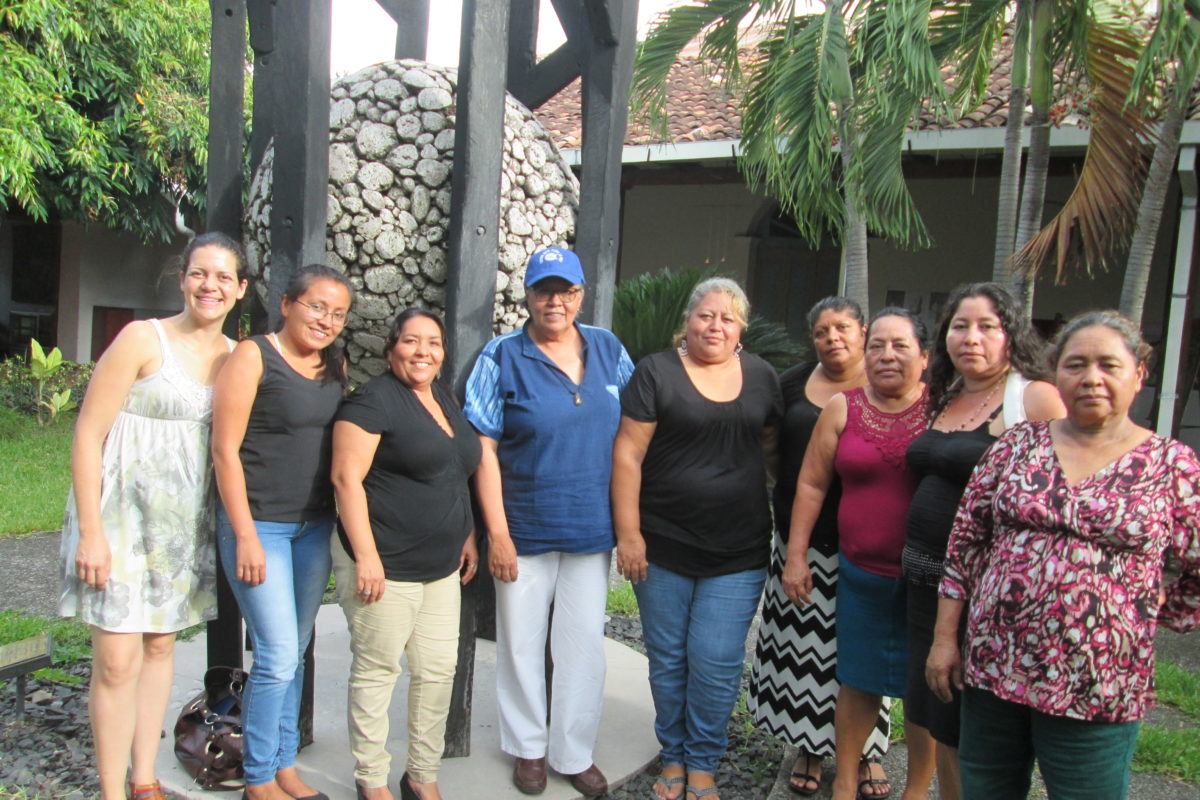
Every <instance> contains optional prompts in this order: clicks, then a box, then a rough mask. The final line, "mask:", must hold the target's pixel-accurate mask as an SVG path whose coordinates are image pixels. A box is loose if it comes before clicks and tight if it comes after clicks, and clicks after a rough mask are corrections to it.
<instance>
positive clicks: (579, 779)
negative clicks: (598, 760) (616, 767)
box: [567, 764, 608, 797]
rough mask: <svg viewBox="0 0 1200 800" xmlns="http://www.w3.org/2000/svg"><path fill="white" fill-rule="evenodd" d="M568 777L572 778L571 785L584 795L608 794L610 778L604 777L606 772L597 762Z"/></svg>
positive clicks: (597, 795)
mask: <svg viewBox="0 0 1200 800" xmlns="http://www.w3.org/2000/svg"><path fill="white" fill-rule="evenodd" d="M567 777H568V778H570V779H571V785H572V786H574V787H575V791H577V792H579V793H580V794H581V795H583V796H584V797H599V796H600V795H603V794H608V778H605V777H604V773H603V772H601V771H600V768H599V767H597V766H596V765H595V764H592V765H591V766H590V767H588V768H587V769H585V770H584V771H583V772H577V773H575V774H574V775H568V776H567Z"/></svg>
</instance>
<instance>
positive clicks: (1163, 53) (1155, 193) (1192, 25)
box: [1120, 0, 1200, 323]
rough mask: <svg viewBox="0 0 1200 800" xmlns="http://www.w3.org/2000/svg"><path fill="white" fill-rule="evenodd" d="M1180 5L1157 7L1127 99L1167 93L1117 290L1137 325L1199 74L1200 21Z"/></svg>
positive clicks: (1173, 0)
mask: <svg viewBox="0 0 1200 800" xmlns="http://www.w3.org/2000/svg"><path fill="white" fill-rule="evenodd" d="M1184 5H1185V4H1184V3H1183V2H1181V0H1167V2H1163V3H1162V4H1161V5H1160V7H1159V18H1158V24H1157V25H1156V26H1155V29H1154V32H1153V34H1152V35H1151V37H1150V40H1149V41H1148V42H1147V43H1146V47H1145V49H1144V50H1143V51H1142V57H1141V59H1140V60H1139V61H1138V66H1137V73H1136V74H1135V76H1134V82H1133V83H1134V87H1133V95H1131V100H1132V101H1137V100H1138V99H1139V98H1152V97H1154V96H1155V95H1156V94H1157V93H1158V92H1159V90H1160V89H1163V88H1165V90H1166V91H1165V95H1166V96H1165V97H1164V98H1163V102H1162V106H1161V107H1162V124H1161V127H1160V130H1159V134H1158V143H1157V144H1156V145H1155V148H1154V157H1153V158H1152V159H1151V161H1150V171H1149V173H1148V174H1147V176H1146V188H1145V190H1144V191H1143V192H1142V200H1141V204H1140V205H1139V206H1138V214H1137V223H1136V227H1135V229H1134V233H1133V238H1132V239H1131V240H1130V243H1129V258H1128V261H1126V263H1125V279H1124V282H1123V283H1122V285H1121V303H1120V309H1121V313H1123V314H1125V315H1126V316H1128V317H1129V318H1130V319H1132V320H1134V321H1135V322H1138V323H1140V322H1141V320H1142V311H1143V308H1144V306H1145V304H1146V284H1147V283H1148V282H1149V280H1150V262H1151V259H1152V258H1153V257H1154V243H1155V241H1156V240H1157V238H1158V229H1159V226H1160V224H1161V222H1162V212H1163V204H1164V202H1165V200H1166V196H1167V187H1168V186H1169V185H1170V182H1171V171H1172V170H1173V169H1174V168H1175V159H1176V157H1177V155H1178V153H1179V137H1180V134H1181V133H1182V132H1183V121H1184V117H1185V116H1186V114H1187V107H1188V101H1189V100H1190V99H1191V93H1192V87H1193V86H1195V84H1196V77H1197V73H1198V72H1200V19H1197V17H1196V16H1192V15H1191V14H1189V13H1187V11H1186V10H1185V8H1184ZM1198 13H1200V9H1198Z"/></svg>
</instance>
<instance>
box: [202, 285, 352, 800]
mask: <svg viewBox="0 0 1200 800" xmlns="http://www.w3.org/2000/svg"><path fill="white" fill-rule="evenodd" d="M351 300H352V295H351V290H350V284H349V283H348V282H347V280H346V277H345V276H344V275H342V274H341V273H340V272H336V271H335V270H332V269H330V268H329V267H324V266H309V267H305V268H304V269H302V270H300V271H299V272H297V273H296V274H295V276H293V278H292V280H291V281H290V282H289V283H288V286H287V289H286V290H285V291H284V296H283V299H282V301H281V302H280V312H281V314H282V315H283V324H282V325H281V327H280V328H279V330H278V331H276V332H275V333H271V334H267V335H266V336H254V337H251V338H250V339H248V340H246V341H244V342H242V343H241V344H239V345H238V346H237V348H236V349H235V350H234V351H233V355H231V356H230V357H229V360H228V361H227V362H226V364H225V366H224V368H223V369H222V370H221V374H220V375H219V376H218V377H217V382H216V386H215V387H214V390H213V436H212V443H213V466H214V467H215V468H216V474H217V487H218V489H219V490H220V494H221V506H220V508H218V510H217V549H218V552H219V553H220V556H221V564H222V566H223V567H224V568H225V574H226V575H227V576H228V577H229V585H230V587H231V588H232V589H233V594H234V597H236V598H237V602H238V606H239V607H240V609H241V612H242V616H243V617H245V619H246V628H247V629H248V630H249V632H250V639H251V641H252V642H253V644H254V665H253V667H252V668H251V670H250V679H249V681H248V682H247V684H246V692H245V696H244V698H243V703H242V727H243V732H244V735H245V740H244V743H245V770H246V795H247V796H248V797H249V798H250V799H251V800H293V798H295V799H296V800H314V799H317V798H324V797H325V795H323V794H321V793H320V792H317V791H316V790H315V789H313V788H312V787H311V786H309V785H308V784H307V783H305V782H304V781H303V780H302V779H301V778H300V776H299V775H298V774H297V772H296V768H295V761H296V751H297V750H298V749H299V745H300V732H299V729H298V722H299V715H300V690H301V687H302V686H303V684H304V651H305V650H306V649H307V648H308V642H309V640H310V639H311V638H312V630H313V622H314V621H315V620H316V617H317V610H318V609H319V608H320V606H321V594H322V593H323V592H324V590H325V584H326V582H327V581H328V579H329V534H330V531H331V530H332V529H333V517H334V509H333V487H332V485H331V484H330V481H329V465H330V456H331V451H332V441H331V439H332V429H333V416H334V414H336V413H337V409H338V405H339V404H340V403H341V399H342V394H343V392H344V390H345V385H346V371H345V363H344V359H343V357H342V355H341V352H340V350H338V349H337V348H335V347H334V346H333V343H334V340H335V339H336V338H337V336H338V334H339V333H341V330H342V327H343V326H344V325H345V324H346V314H347V313H348V312H349V310H350V303H351Z"/></svg>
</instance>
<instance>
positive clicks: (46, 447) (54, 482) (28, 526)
mask: <svg viewBox="0 0 1200 800" xmlns="http://www.w3.org/2000/svg"><path fill="white" fill-rule="evenodd" d="M74 427H75V415H74V414H69V415H67V416H66V417H65V418H63V419H60V420H58V421H57V422H56V423H54V424H53V425H49V426H47V427H45V428H39V427H38V424H37V420H35V419H34V418H33V417H31V416H28V415H26V414H20V413H18V412H16V411H12V410H10V409H7V408H3V407H0V453H3V455H4V457H3V458H0V497H3V498H4V502H3V503H0V537H5V536H19V535H21V534H26V533H31V532H33V531H47V530H57V529H58V527H59V526H60V525H62V518H63V504H64V503H65V502H66V499H67V489H68V488H70V485H71V434H72V432H73V431H74Z"/></svg>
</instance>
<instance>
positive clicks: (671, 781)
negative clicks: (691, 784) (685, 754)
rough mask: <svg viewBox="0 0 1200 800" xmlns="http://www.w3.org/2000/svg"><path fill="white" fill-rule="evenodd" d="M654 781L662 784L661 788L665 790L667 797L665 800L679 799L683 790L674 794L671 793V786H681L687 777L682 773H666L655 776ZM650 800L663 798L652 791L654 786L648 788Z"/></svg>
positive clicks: (662, 799) (661, 799)
mask: <svg viewBox="0 0 1200 800" xmlns="http://www.w3.org/2000/svg"><path fill="white" fill-rule="evenodd" d="M654 782H655V783H661V784H662V785H663V788H664V789H666V790H667V797H666V798H665V800H680V798H682V796H683V792H680V793H679V794H676V795H672V794H671V787H673V786H683V785H684V784H685V783H686V782H687V778H686V777H685V776H683V775H669V776H668V775H659V776H658V777H657V778H655V780H654ZM650 800H664V798H660V797H659V796H658V795H657V794H656V793H655V792H654V787H651V788H650Z"/></svg>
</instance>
